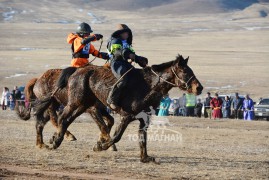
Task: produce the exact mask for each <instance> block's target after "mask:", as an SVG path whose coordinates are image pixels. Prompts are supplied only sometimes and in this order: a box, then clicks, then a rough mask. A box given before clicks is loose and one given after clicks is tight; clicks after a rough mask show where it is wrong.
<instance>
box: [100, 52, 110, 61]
mask: <svg viewBox="0 0 269 180" xmlns="http://www.w3.org/2000/svg"><path fill="white" fill-rule="evenodd" d="M100 54H101V56H102V59H104V60H109V55H108V53H106V52H100Z"/></svg>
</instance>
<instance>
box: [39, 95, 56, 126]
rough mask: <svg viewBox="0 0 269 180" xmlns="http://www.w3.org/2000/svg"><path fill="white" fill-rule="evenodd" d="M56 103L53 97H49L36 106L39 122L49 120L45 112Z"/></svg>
mask: <svg viewBox="0 0 269 180" xmlns="http://www.w3.org/2000/svg"><path fill="white" fill-rule="evenodd" d="M54 101H56V99H55V98H54V96H53V95H49V96H47V97H45V98H44V99H43V100H40V101H39V102H38V103H37V104H36V105H35V110H36V111H35V116H36V118H37V120H40V121H43V120H44V119H47V118H48V117H46V116H44V114H45V111H46V110H47V109H48V108H49V106H50V105H51V104H52V103H53V102H54Z"/></svg>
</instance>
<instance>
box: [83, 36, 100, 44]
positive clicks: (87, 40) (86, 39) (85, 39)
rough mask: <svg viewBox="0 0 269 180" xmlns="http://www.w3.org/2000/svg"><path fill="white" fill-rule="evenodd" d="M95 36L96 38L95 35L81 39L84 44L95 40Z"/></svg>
mask: <svg viewBox="0 0 269 180" xmlns="http://www.w3.org/2000/svg"><path fill="white" fill-rule="evenodd" d="M95 38H96V37H95V36H90V37H87V38H84V39H82V40H81V44H83V45H85V44H88V43H89V42H91V41H94V40H95Z"/></svg>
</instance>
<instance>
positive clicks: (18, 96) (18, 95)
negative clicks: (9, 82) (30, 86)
mask: <svg viewBox="0 0 269 180" xmlns="http://www.w3.org/2000/svg"><path fill="white" fill-rule="evenodd" d="M14 91H15V92H14V100H15V104H18V103H20V100H21V91H20V90H19V89H18V87H17V86H14Z"/></svg>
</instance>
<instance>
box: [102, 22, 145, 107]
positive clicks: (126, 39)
mask: <svg viewBox="0 0 269 180" xmlns="http://www.w3.org/2000/svg"><path fill="white" fill-rule="evenodd" d="M132 40H133V35H132V31H131V29H130V28H129V27H128V26H127V25H125V24H119V25H118V29H117V30H116V31H115V32H114V33H112V35H111V38H110V41H109V42H108V44H107V49H108V52H109V56H110V60H111V69H112V73H113V74H114V76H115V77H116V78H117V79H118V83H117V84H116V85H114V87H113V88H112V90H111V91H110V93H109V96H108V99H107V103H108V104H109V105H110V108H111V109H113V110H116V109H117V108H118V103H119V97H120V94H121V91H122V89H123V88H124V87H125V86H126V84H127V83H128V75H127V74H125V73H126V72H127V71H128V70H130V69H131V68H133V66H132V64H131V62H132V61H134V62H136V63H138V64H139V65H140V66H141V67H145V66H147V64H148V59H147V58H145V57H142V56H138V55H136V54H135V51H134V49H133V48H132ZM128 60H131V62H128Z"/></svg>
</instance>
